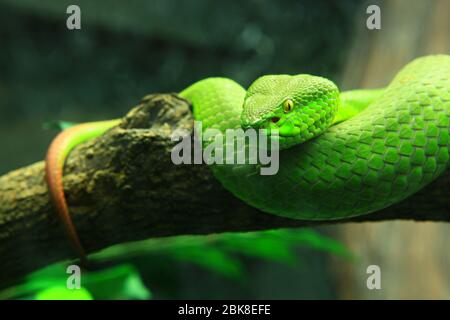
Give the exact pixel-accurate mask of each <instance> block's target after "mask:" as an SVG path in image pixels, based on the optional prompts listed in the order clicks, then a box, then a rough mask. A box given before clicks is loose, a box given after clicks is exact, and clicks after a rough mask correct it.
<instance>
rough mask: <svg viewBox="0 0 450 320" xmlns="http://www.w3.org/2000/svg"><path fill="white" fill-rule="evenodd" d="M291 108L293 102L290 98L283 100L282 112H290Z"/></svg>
mask: <svg viewBox="0 0 450 320" xmlns="http://www.w3.org/2000/svg"><path fill="white" fill-rule="evenodd" d="M293 108H294V102H293V101H292V100H291V99H286V100H285V101H284V102H283V110H284V112H286V113H288V112H291V111H292V109H293Z"/></svg>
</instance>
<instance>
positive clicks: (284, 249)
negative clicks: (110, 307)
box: [0, 229, 352, 299]
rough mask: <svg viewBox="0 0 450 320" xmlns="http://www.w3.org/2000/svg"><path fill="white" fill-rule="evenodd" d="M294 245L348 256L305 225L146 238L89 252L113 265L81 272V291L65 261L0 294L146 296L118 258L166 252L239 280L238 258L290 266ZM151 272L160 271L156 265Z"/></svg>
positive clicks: (295, 258) (152, 259) (152, 256)
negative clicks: (70, 280) (70, 283)
mask: <svg viewBox="0 0 450 320" xmlns="http://www.w3.org/2000/svg"><path fill="white" fill-rule="evenodd" d="M298 246H307V247H311V248H314V249H319V250H323V251H325V252H329V253H332V254H335V255H338V256H340V257H343V258H346V259H351V258H352V255H351V253H350V252H349V251H348V250H347V249H346V248H345V247H344V246H343V245H342V244H341V243H339V242H337V241H336V240H333V239H331V238H329V237H325V236H323V235H320V234H319V233H317V232H315V231H313V230H311V229H301V230H290V229H282V230H268V231H261V232H249V233H225V234H217V235H207V236H178V237H171V238H161V239H149V240H144V241H138V242H132V243H127V244H121V245H116V246H112V247H110V248H107V249H105V250H103V251H101V252H99V253H95V254H93V255H91V256H90V260H91V261H92V262H93V263H94V264H95V263H97V264H99V265H101V264H111V263H116V264H117V265H115V266H113V267H107V268H104V269H101V270H99V271H89V272H86V271H83V272H82V288H83V291H81V292H75V291H77V290H69V289H66V287H65V284H66V281H67V276H68V275H67V274H66V271H65V270H66V265H67V263H58V264H54V265H51V266H48V267H46V268H44V269H42V270H39V271H36V272H34V273H32V274H31V275H29V276H28V277H27V279H26V282H25V283H24V284H22V285H19V286H16V287H13V288H9V289H7V290H4V291H3V292H0V298H17V297H22V298H23V297H25V298H32V297H34V298H36V299H54V298H58V297H59V298H60V299H84V298H85V299H88V298H91V297H92V298H94V299H148V298H150V297H151V294H150V292H149V291H148V289H147V288H146V287H145V285H144V284H143V283H142V281H141V278H140V276H139V271H138V270H137V269H136V268H135V267H134V266H132V265H130V264H129V263H128V264H123V263H124V262H126V261H131V260H132V259H133V258H136V257H140V258H141V259H142V258H144V259H146V260H147V261H148V262H149V263H150V264H154V265H157V261H158V260H160V259H162V258H163V257H166V258H169V259H170V260H172V261H173V262H172V267H173V266H174V265H175V264H177V263H181V262H188V263H191V264H194V265H197V266H199V267H201V268H204V269H205V270H208V271H209V272H212V273H216V274H218V275H221V276H224V277H226V278H229V279H241V278H242V277H245V276H246V271H245V266H244V264H243V263H242V257H245V256H248V257H256V258H259V259H264V260H267V261H274V262H277V263H282V264H286V265H289V266H291V267H295V266H297V265H298V263H299V262H300V261H299V257H298V255H297V254H296V252H295V250H294V249H295V248H296V247H298ZM164 268H167V265H165V266H164ZM156 272H161V270H159V271H158V269H156Z"/></svg>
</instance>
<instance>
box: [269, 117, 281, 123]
mask: <svg viewBox="0 0 450 320" xmlns="http://www.w3.org/2000/svg"><path fill="white" fill-rule="evenodd" d="M270 120H271V121H272V122H273V123H277V122H278V121H280V118H279V117H273V118H272V119H270Z"/></svg>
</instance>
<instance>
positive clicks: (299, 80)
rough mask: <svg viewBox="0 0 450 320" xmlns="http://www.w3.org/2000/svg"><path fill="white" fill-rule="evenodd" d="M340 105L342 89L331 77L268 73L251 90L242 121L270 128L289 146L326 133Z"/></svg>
mask: <svg viewBox="0 0 450 320" xmlns="http://www.w3.org/2000/svg"><path fill="white" fill-rule="evenodd" d="M338 105H339V90H338V88H337V86H336V85H335V84H334V83H333V82H331V81H330V80H327V79H325V78H322V77H317V76H311V75H307V74H301V75H295V76H291V75H267V76H263V77H260V78H258V79H257V80H256V81H255V82H253V84H252V85H251V86H250V87H249V89H248V90H247V94H246V96H245V100H244V107H243V111H242V115H241V124H242V127H243V128H244V129H248V128H253V129H266V132H267V134H268V135H269V136H270V137H271V138H272V139H278V140H279V146H280V148H281V149H286V148H289V147H291V146H293V145H296V144H299V143H303V142H305V141H307V140H309V139H311V138H313V137H316V136H317V135H320V134H321V133H323V132H324V131H325V130H326V129H327V128H328V127H329V126H330V125H331V124H332V122H333V119H334V117H335V115H336V113H337V110H338ZM275 133H277V134H275Z"/></svg>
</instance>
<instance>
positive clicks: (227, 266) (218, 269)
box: [169, 246, 244, 278]
mask: <svg viewBox="0 0 450 320" xmlns="http://www.w3.org/2000/svg"><path fill="white" fill-rule="evenodd" d="M169 255H171V256H172V257H173V258H174V259H177V260H182V261H188V262H191V263H195V264H197V265H200V266H202V267H204V268H206V269H208V270H210V271H212V272H215V273H219V274H221V275H224V276H227V277H231V278H238V277H242V276H243V273H244V272H243V267H242V265H241V263H240V262H239V261H238V260H236V259H234V258H233V257H232V256H230V255H229V254H227V253H226V252H224V251H223V250H219V249H217V248H213V247H208V246H192V247H188V248H187V247H182V248H176V247H175V248H172V249H170V252H169Z"/></svg>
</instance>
